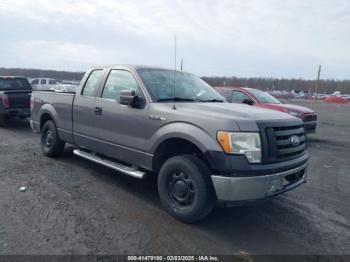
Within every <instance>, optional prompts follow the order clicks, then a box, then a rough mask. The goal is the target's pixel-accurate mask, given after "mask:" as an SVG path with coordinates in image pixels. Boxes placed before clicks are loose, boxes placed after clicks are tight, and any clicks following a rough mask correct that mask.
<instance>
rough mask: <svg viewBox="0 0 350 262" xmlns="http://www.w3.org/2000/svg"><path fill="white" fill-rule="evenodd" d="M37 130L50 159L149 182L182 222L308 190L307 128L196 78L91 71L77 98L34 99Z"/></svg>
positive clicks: (144, 70) (155, 71)
mask: <svg viewBox="0 0 350 262" xmlns="http://www.w3.org/2000/svg"><path fill="white" fill-rule="evenodd" d="M31 99H32V100H31V106H32V107H31V113H32V118H31V121H30V123H31V127H32V129H33V130H34V131H35V132H37V133H39V132H40V134H41V148H42V151H43V153H44V154H45V155H46V156H48V157H55V156H58V155H59V154H61V153H62V152H63V150H64V145H65V143H69V144H73V145H75V146H76V149H74V150H73V153H74V154H76V155H78V156H80V157H83V158H85V159H88V160H90V161H93V162H96V163H99V164H101V165H104V166H107V167H110V168H112V169H115V170H118V171H120V172H122V173H124V174H127V175H130V176H133V177H136V178H140V179H142V178H144V177H145V176H146V175H155V176H157V181H158V192H159V197H160V200H161V202H162V204H163V205H164V207H165V209H166V210H167V211H168V212H169V213H170V214H171V215H173V216H174V217H176V218H177V219H179V220H181V221H183V222H186V223H193V222H196V221H198V220H200V219H202V218H204V217H205V216H206V215H208V214H209V212H210V211H211V210H212V209H213V207H214V206H215V204H223V205H227V206H232V205H237V204H242V203H246V202H251V201H256V200H262V199H268V198H270V197H272V196H276V195H278V194H281V193H284V192H286V191H288V190H291V189H294V188H296V187H297V186H299V185H301V184H302V183H304V182H306V176H307V164H308V158H309V155H308V151H307V149H306V139H305V132H304V126H303V122H302V121H301V120H300V119H298V118H295V117H293V116H291V115H288V114H284V113H280V112H277V111H271V110H265V109H261V108H254V107H250V106H248V105H244V104H231V103H228V102H226V101H225V100H224V98H223V97H222V96H221V95H220V94H219V93H217V92H216V91H215V90H214V89H213V88H212V87H210V86H209V85H207V84H206V83H205V82H203V81H202V80H201V79H200V78H199V77H196V76H194V75H192V74H189V73H184V72H176V71H173V70H167V69H162V68H153V67H144V66H126V65H120V66H109V67H98V68H93V69H91V70H88V71H87V72H86V74H85V76H84V77H83V79H82V81H81V84H80V86H79V88H78V90H77V92H76V94H69V93H58V92H43V91H34V92H33V95H32V98H31Z"/></svg>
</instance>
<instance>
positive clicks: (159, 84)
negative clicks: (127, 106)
mask: <svg viewBox="0 0 350 262" xmlns="http://www.w3.org/2000/svg"><path fill="white" fill-rule="evenodd" d="M137 71H138V73H139V75H140V77H141V79H142V81H143V82H144V84H145V85H146V88H147V89H148V92H149V93H150V95H151V97H152V100H153V101H154V102H166V101H170V102H171V101H183V102H223V101H224V100H225V99H224V98H223V97H222V96H221V95H220V94H219V93H217V92H216V91H215V90H214V89H213V88H212V87H211V86H209V85H208V84H207V83H205V82H204V81H203V80H202V79H200V78H199V77H197V76H195V75H192V74H189V73H183V72H176V73H175V72H174V71H173V70H165V69H139V70H137ZM175 74H176V75H175ZM174 78H175V81H174ZM174 83H175V86H174Z"/></svg>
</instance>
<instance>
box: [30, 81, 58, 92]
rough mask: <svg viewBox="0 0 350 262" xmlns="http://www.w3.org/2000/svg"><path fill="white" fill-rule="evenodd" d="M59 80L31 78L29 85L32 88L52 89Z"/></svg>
mask: <svg viewBox="0 0 350 262" xmlns="http://www.w3.org/2000/svg"><path fill="white" fill-rule="evenodd" d="M58 83H59V82H58V81H57V80H56V79H52V78H33V79H31V80H30V85H31V86H32V88H33V90H54V89H55V88H56V87H57V84H58Z"/></svg>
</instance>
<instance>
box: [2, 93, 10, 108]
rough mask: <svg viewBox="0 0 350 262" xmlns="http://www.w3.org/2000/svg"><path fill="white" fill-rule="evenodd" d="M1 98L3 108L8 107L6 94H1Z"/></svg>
mask: <svg viewBox="0 0 350 262" xmlns="http://www.w3.org/2000/svg"><path fill="white" fill-rule="evenodd" d="M1 100H2V104H3V106H4V108H9V107H10V103H9V98H8V96H7V95H2V97H1Z"/></svg>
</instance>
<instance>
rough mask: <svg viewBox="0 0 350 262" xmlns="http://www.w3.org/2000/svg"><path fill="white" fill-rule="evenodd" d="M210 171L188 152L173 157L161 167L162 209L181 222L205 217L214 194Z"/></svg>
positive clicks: (159, 182) (159, 183) (160, 192)
mask: <svg viewBox="0 0 350 262" xmlns="http://www.w3.org/2000/svg"><path fill="white" fill-rule="evenodd" d="M210 175H211V174H210V170H209V168H208V167H207V165H206V164H205V163H204V162H203V161H202V160H200V159H199V158H197V157H195V156H192V155H182V156H175V157H172V158H170V159H168V160H167V161H166V162H165V163H164V165H163V166H162V167H161V169H160V172H159V176H158V192H159V197H160V200H161V202H162V204H163V206H164V207H165V209H166V211H167V212H168V213H170V214H171V215H172V216H174V217H175V218H177V219H178V220H180V221H182V222H185V223H194V222H197V221H199V220H201V219H203V218H204V217H205V216H207V215H208V214H209V213H210V212H211V211H212V209H213V208H214V206H215V202H216V197H215V192H214V189H213V184H212V181H211V179H210Z"/></svg>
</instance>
